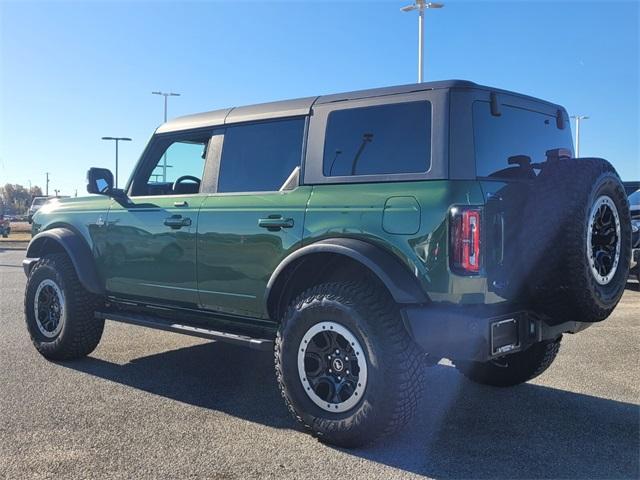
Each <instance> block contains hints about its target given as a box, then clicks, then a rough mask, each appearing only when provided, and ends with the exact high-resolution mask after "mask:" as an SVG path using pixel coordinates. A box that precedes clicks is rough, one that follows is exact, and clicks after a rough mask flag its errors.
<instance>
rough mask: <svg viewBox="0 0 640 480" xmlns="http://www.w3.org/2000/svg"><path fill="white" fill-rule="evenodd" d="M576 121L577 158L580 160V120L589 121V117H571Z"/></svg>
mask: <svg viewBox="0 0 640 480" xmlns="http://www.w3.org/2000/svg"><path fill="white" fill-rule="evenodd" d="M571 118H575V120H576V158H580V120H588V119H589V117H588V116H587V115H571Z"/></svg>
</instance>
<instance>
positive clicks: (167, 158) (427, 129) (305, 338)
mask: <svg viewBox="0 0 640 480" xmlns="http://www.w3.org/2000/svg"><path fill="white" fill-rule="evenodd" d="M87 179H88V186H87V189H88V191H89V193H92V194H98V195H93V196H89V197H85V198H75V199H64V200H61V201H60V202H58V203H55V204H47V205H45V206H43V207H42V208H41V209H40V210H39V211H38V212H37V213H36V214H35V216H34V217H33V234H34V237H33V239H32V241H31V243H30V245H29V247H28V250H27V254H26V257H27V258H26V259H25V260H24V270H25V272H26V274H27V276H28V283H27V287H26V293H25V317H26V324H27V328H28V330H29V333H30V335H31V338H32V340H33V343H34V345H35V347H36V348H37V350H38V351H39V352H40V353H41V354H42V355H44V356H45V357H46V358H49V359H52V360H68V359H74V358H79V357H83V356H85V355H87V354H89V353H90V352H91V351H92V350H94V348H96V346H97V345H98V342H99V341H100V337H101V335H102V331H103V328H104V322H105V319H109V320H112V321H118V322H125V323H129V324H134V325H141V326H145V327H151V328H156V329H161V330H166V331H171V332H178V333H183V334H187V335H195V336H199V337H204V338H208V339H213V340H218V341H224V342H231V343H235V344H238V345H245V346H247V347H250V348H257V349H269V350H273V352H274V355H275V371H276V377H277V382H278V384H279V387H280V390H281V392H282V396H283V397H284V401H285V402H286V404H287V406H288V408H289V410H290V411H291V413H292V414H293V415H294V417H295V418H296V419H297V420H298V421H299V422H300V424H302V425H303V426H304V428H306V429H308V430H309V431H310V432H311V433H312V434H314V435H316V436H317V437H319V438H320V439H322V440H324V441H327V442H330V443H333V444H336V445H341V446H347V447H349V446H358V445H362V444H363V443H366V442H369V441H371V440H372V439H374V438H376V437H378V436H379V435H381V434H385V433H389V432H393V431H395V430H397V429H399V428H400V427H401V426H402V425H404V424H406V423H407V421H408V420H409V419H410V418H411V415H412V414H413V413H414V411H415V410H416V407H417V405H418V401H419V398H420V395H421V392H422V387H423V379H424V370H423V366H424V365H426V364H435V363H437V362H438V361H440V360H441V359H443V358H447V359H450V360H451V362H452V363H453V364H454V365H455V366H456V368H457V369H458V370H459V371H460V372H461V373H462V374H463V375H465V376H466V377H468V378H469V379H471V380H472V381H474V382H478V383H482V384H487V385H495V386H511V385H517V384H519V383H522V382H526V381H527V380H530V379H532V378H533V377H535V376H537V375H539V374H541V373H542V372H543V371H544V370H545V369H546V368H547V367H549V365H550V364H551V363H552V362H553V360H554V358H555V357H556V355H557V353H558V349H559V346H560V341H561V339H562V335H563V334H564V333H577V332H579V331H581V330H583V329H585V328H586V327H588V326H589V325H591V324H592V323H593V322H598V321H601V320H604V319H605V318H607V316H609V314H610V313H611V311H612V310H613V308H614V307H615V306H616V304H617V303H618V300H619V299H620V296H621V295H622V293H623V290H624V288H625V284H626V279H627V274H628V269H629V264H630V254H631V221H630V215H629V205H628V202H627V197H626V195H625V190H624V188H623V186H622V184H621V182H620V180H619V178H618V175H617V174H616V172H615V170H614V168H613V167H612V166H611V164H610V163H608V162H607V161H606V160H602V159H598V158H581V159H576V158H573V144H572V139H571V129H570V125H569V120H568V117H567V112H566V111H565V109H564V108H562V107H561V106H559V105H555V104H552V103H549V102H545V101H542V100H538V99H535V98H531V97H528V96H524V95H520V94H516V93H512V92H507V91H503V90H499V89H495V88H490V87H484V86H480V85H477V84H475V83H471V82H466V81H444V82H433V83H423V84H415V85H407V86H400V87H391V88H381V89H374V90H366V91H357V92H351V93H343V94H337V95H326V96H319V97H310V98H301V99H297V100H290V101H283V102H274V103H268V104H263V105H254V106H246V107H237V108H229V109H225V110H217V111H213V112H208V113H202V114H197V115H190V116H186V117H182V118H178V119H176V120H172V121H169V122H168V123H165V124H164V125H162V126H160V127H159V128H158V129H157V130H156V132H155V133H154V135H153V137H152V138H151V140H150V142H149V144H148V146H147V147H146V149H145V150H144V152H143V153H142V156H141V158H140V160H139V162H138V164H137V166H136V167H135V169H134V171H133V173H132V175H131V178H130V179H129V181H128V183H127V184H126V187H125V188H124V189H118V188H116V186H114V182H113V176H112V174H111V172H109V171H108V170H106V169H101V168H92V169H90V170H89V172H88V174H87Z"/></svg>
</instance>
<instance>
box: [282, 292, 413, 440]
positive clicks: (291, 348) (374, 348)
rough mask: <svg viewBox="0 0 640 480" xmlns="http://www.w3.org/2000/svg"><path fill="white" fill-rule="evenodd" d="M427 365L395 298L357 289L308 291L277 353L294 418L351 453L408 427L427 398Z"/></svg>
mask: <svg viewBox="0 0 640 480" xmlns="http://www.w3.org/2000/svg"><path fill="white" fill-rule="evenodd" d="M423 358H424V355H422V354H421V352H420V351H419V349H418V347H417V346H416V345H415V343H414V342H413V341H412V340H411V339H410V337H409V336H408V334H407V332H406V330H405V328H404V326H403V324H402V320H401V318H400V316H399V314H398V311H397V308H396V306H395V304H394V302H393V300H392V299H391V298H389V296H388V295H387V292H385V291H383V290H382V289H381V288H378V287H377V286H376V285H372V284H370V283H357V282H340V283H326V284H322V285H318V286H316V287H313V288H310V289H308V290H307V291H305V292H303V293H302V294H301V295H300V296H299V297H298V298H297V299H296V300H294V301H293V302H292V303H291V305H290V307H289V308H288V310H287V312H286V314H285V316H284V319H283V321H282V324H281V327H280V329H279V331H278V335H277V338H276V347H275V361H276V375H277V379H278V384H279V386H280V390H281V392H282V396H283V397H284V399H285V402H286V404H287V406H288V408H289V410H290V411H291V413H292V414H293V416H294V417H295V418H296V419H297V420H298V422H300V423H301V424H302V425H303V426H304V427H305V428H306V429H307V430H309V431H310V432H311V433H312V434H313V435H315V436H317V437H318V438H320V439H321V440H323V441H326V442H328V443H332V444H335V445H339V446H343V447H356V446H360V445H363V444H366V443H369V442H371V441H373V440H375V439H376V438H377V437H378V436H380V435H383V434H387V433H391V432H394V431H396V430H398V429H400V428H401V427H402V426H403V425H404V424H406V422H407V421H408V420H409V419H410V418H411V416H412V415H413V413H414V411H415V409H416V407H417V403H418V398H419V396H420V394H421V391H422V385H423V370H422V368H421V367H422V366H423Z"/></svg>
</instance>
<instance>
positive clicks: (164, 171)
mask: <svg viewBox="0 0 640 480" xmlns="http://www.w3.org/2000/svg"><path fill="white" fill-rule="evenodd" d="M151 95H162V96H163V97H164V122H165V123H167V98H169V97H179V96H180V94H179V93H173V92H151ZM162 181H163V182H166V181H167V152H165V153H164V155H163V156H162Z"/></svg>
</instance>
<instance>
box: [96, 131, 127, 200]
mask: <svg viewBox="0 0 640 480" xmlns="http://www.w3.org/2000/svg"><path fill="white" fill-rule="evenodd" d="M102 140H114V141H115V142H116V182H115V183H116V184H115V188H118V142H120V141H123V142H130V141H131V139H130V138H128V137H102Z"/></svg>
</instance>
